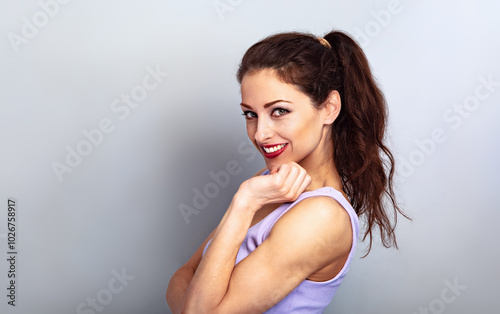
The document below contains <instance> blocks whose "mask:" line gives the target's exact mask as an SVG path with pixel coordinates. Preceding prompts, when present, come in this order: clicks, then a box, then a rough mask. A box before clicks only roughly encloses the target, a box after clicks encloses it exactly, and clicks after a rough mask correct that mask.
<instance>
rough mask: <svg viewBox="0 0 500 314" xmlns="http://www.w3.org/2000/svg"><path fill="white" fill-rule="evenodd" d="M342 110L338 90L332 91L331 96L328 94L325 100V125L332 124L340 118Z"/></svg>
mask: <svg viewBox="0 0 500 314" xmlns="http://www.w3.org/2000/svg"><path fill="white" fill-rule="evenodd" d="M340 108H341V103H340V94H339V92H338V91H336V90H332V91H331V92H330V94H328V97H327V99H326V100H325V106H324V108H323V110H324V114H325V115H324V119H325V120H324V123H325V124H332V123H333V121H335V119H337V117H338V116H339V113H340Z"/></svg>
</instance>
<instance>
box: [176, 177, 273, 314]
mask: <svg viewBox="0 0 500 314" xmlns="http://www.w3.org/2000/svg"><path fill="white" fill-rule="evenodd" d="M266 169H267V168H263V169H261V170H260V171H258V172H257V173H256V174H255V175H254V176H259V175H261V174H262V172H264V171H265V170H266ZM214 233H215V230H213V231H212V233H210V235H209V236H208V237H207V238H206V239H205V241H204V242H203V243H202V244H201V245H200V247H199V248H198V249H197V250H196V252H195V253H194V254H193V256H192V257H191V258H190V259H189V260H188V262H187V263H186V264H184V265H183V266H182V267H181V268H179V269H178V270H177V271H176V272H175V273H174V274H173V275H172V277H171V278H170V282H169V284H168V287H167V293H166V299H167V304H168V306H169V308H170V310H171V311H172V313H174V314H178V313H181V309H182V305H183V302H184V297H185V295H186V291H187V288H188V286H189V284H190V283H191V280H192V279H193V276H194V273H195V271H196V269H197V268H198V265H199V263H200V261H201V259H202V255H203V250H204V249H205V246H206V244H207V243H208V241H209V240H210V239H211V238H212V237H213V236H214Z"/></svg>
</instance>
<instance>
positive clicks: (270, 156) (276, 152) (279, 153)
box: [261, 143, 288, 158]
mask: <svg viewBox="0 0 500 314" xmlns="http://www.w3.org/2000/svg"><path fill="white" fill-rule="evenodd" d="M282 144H283V143H282ZM277 145H281V144H274V145H263V146H261V149H262V153H264V157H266V158H276V157H278V156H279V155H281V153H283V152H284V151H285V149H286V148H287V147H288V143H285V146H283V147H282V148H281V149H279V150H277V151H275V152H272V153H266V151H265V150H264V148H263V147H265V148H269V147H274V146H277Z"/></svg>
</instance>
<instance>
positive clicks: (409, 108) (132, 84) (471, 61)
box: [0, 0, 500, 314]
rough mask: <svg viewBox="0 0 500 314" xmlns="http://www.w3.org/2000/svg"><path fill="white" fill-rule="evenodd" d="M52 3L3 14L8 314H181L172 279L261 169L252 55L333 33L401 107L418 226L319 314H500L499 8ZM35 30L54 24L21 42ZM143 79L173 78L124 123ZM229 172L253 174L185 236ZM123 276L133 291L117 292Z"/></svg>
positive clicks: (409, 206)
mask: <svg viewBox="0 0 500 314" xmlns="http://www.w3.org/2000/svg"><path fill="white" fill-rule="evenodd" d="M41 3H52V4H54V3H56V4H57V7H56V6H54V5H53V6H52V9H51V10H52V11H51V12H52V15H53V16H48V14H47V13H44V11H43V8H42V7H41V5H40V4H39V2H38V1H1V6H2V9H1V10H0V34H1V35H2V38H3V39H2V40H0V54H1V57H0V86H1V93H0V104H1V105H0V158H1V159H0V204H1V207H0V222H1V223H0V241H1V242H0V248H1V253H0V256H1V257H2V258H1V259H0V287H1V288H2V291H4V292H3V293H1V295H2V296H1V297H0V312H2V313H78V312H79V311H78V310H77V309H78V307H79V306H80V305H81V304H83V305H81V307H80V312H81V313H92V312H93V311H91V310H90V309H91V307H89V306H88V305H86V303H87V302H88V301H87V300H88V298H96V297H98V296H100V298H101V300H103V301H105V303H107V304H105V305H104V306H103V308H102V313H127V314H128V313H168V312H169V310H168V307H167V304H166V301H165V290H166V287H167V284H168V282H169V279H170V277H171V276H172V274H173V273H174V272H175V271H176V270H177V269H178V268H179V267H180V266H181V265H183V264H184V263H185V262H186V261H187V259H188V258H189V257H190V256H191V255H192V254H193V252H194V251H195V249H196V248H197V247H198V246H199V245H200V244H201V242H202V241H203V240H204V239H205V237H206V236H207V235H208V234H209V233H210V232H211V231H212V230H213V229H214V228H215V227H216V226H217V224H218V222H219V220H220V218H221V217H222V215H223V213H224V211H225V209H227V206H228V205H229V202H230V200H231V198H232V195H233V193H234V192H235V191H236V189H237V188H238V186H239V184H240V183H241V182H243V181H244V180H246V179H247V178H248V177H250V176H251V175H252V174H254V173H255V172H256V171H257V170H258V169H260V168H262V167H263V166H264V162H263V160H262V157H261V156H260V155H257V154H256V151H253V150H252V149H251V144H250V143H249V141H248V139H247V137H246V131H245V122H244V119H243V117H242V116H241V115H240V109H239V105H238V104H239V102H240V100H241V99H240V93H239V86H238V84H237V82H236V80H235V72H236V69H237V66H238V62H239V60H240V58H241V57H242V55H243V53H244V52H245V50H246V49H247V48H248V47H250V45H252V44H253V43H255V42H257V41H258V40H260V39H262V38H263V37H265V36H267V35H269V34H272V33H275V32H279V31H291V30H299V31H309V32H312V33H314V34H316V35H323V34H325V33H327V32H328V31H330V30H331V29H333V28H336V29H341V30H345V31H347V32H350V33H351V34H353V35H354V36H356V37H357V38H358V40H359V41H360V43H361V45H362V47H363V48H364V50H365V52H366V54H367V57H368V59H369V61H370V63H371V66H372V69H373V72H374V75H375V76H376V78H377V80H378V82H379V84H380V86H381V87H382V89H383V91H384V92H385V95H386V97H387V101H388V104H389V108H390V124H389V144H390V146H391V148H392V149H393V152H394V154H395V155H396V157H397V160H398V162H399V166H398V180H397V193H398V195H399V196H400V199H401V201H402V202H403V205H404V208H405V209H406V211H407V212H408V213H409V214H410V215H411V216H412V218H413V222H409V221H407V220H400V223H399V224H398V230H397V234H398V239H399V244H400V250H399V251H396V250H394V249H385V248H383V247H381V246H380V245H379V244H378V243H377V244H376V245H375V247H374V248H373V251H372V253H371V254H370V255H369V256H368V257H367V258H365V259H360V257H361V255H362V253H363V249H364V248H365V245H361V246H360V247H359V250H358V254H357V258H356V259H355V260H354V262H353V264H352V267H351V271H350V273H349V275H348V276H347V277H346V279H345V281H344V283H343V285H342V287H341V288H340V289H339V291H338V293H337V295H336V296H335V298H334V301H333V302H332V303H331V304H330V306H329V307H328V310H327V311H326V312H325V313H346V314H349V313H352V314H354V313H356V314H359V313H384V314H386V313H419V311H420V312H421V311H424V310H425V309H427V310H428V311H429V313H498V310H499V308H500V307H499V306H498V301H497V299H496V294H497V293H496V292H498V282H499V280H500V271H499V268H498V265H499V262H500V261H499V259H500V258H499V253H498V244H497V239H496V236H495V235H496V234H497V233H496V232H495V231H494V228H495V227H496V225H497V224H498V221H499V218H500V214H499V212H498V209H499V208H498V207H499V206H498V201H497V200H496V198H495V192H494V191H495V190H497V189H498V186H499V179H498V174H499V173H500V172H499V170H500V167H499V164H498V160H499V155H500V145H499V144H500V140H499V137H498V134H499V130H500V127H499V126H498V123H494V121H495V120H498V117H499V116H500V108H499V106H498V103H499V101H500V84H499V83H498V82H500V62H499V58H498V56H499V53H500V42H499V38H498V30H499V27H500V20H499V19H498V16H497V15H498V12H499V10H500V3H499V2H495V1H451V0H448V1H430V0H427V1H385V0H384V1H345V0H336V1H312V0H308V1H299V0H295V1H277V0H275V1H264V0H254V1H245V0H232V1H230V0H221V1H215V2H214V1H212V0H206V1H201V0H196V1H159V0H143V1H128V0H127V1H125V0H122V1H118V0H114V1H97V0H91V1H78V0H73V1H68V3H66V4H59V3H58V2H53V1H52V2H51V1H48V0H42V1H41ZM217 3H219V4H220V3H222V4H225V5H226V11H223V12H221V11H219V12H218V11H217V10H216V8H215V6H214V4H217ZM56 9H57V10H56ZM54 12H55V13H54ZM44 14H45V16H46V17H48V18H47V19H46V20H44ZM24 18H26V20H27V21H31V22H30V23H33V18H35V19H38V20H37V23H38V25H40V27H36V34H33V33H34V32H35V31H34V30H33V29H31V35H30V34H29V33H28V35H29V37H30V38H27V37H23V38H24V40H23V41H22V42H21V43H20V42H19V41H13V40H12V38H17V40H19V37H21V36H23V35H22V31H23V27H24V28H26V27H27V26H25V25H26V23H27V22H26V20H24ZM25 31H26V30H25ZM13 34H14V35H13ZM13 36H14V37H13ZM15 36H18V37H15ZM364 36H365V37H364ZM16 43H17V44H16ZM147 67H151V68H153V69H155V68H159V69H160V71H161V72H165V73H168V76H167V77H165V78H162V80H161V82H159V83H158V84H157V86H156V87H155V88H153V89H152V90H150V91H147V95H146V96H147V97H145V99H144V100H142V101H140V102H139V103H138V105H137V106H136V108H129V110H130V112H129V115H128V116H127V117H126V118H124V116H123V114H124V112H123V111H121V112H114V111H113V110H112V108H113V105H112V104H113V103H115V106H118V107H116V108H117V109H120V110H125V109H124V108H126V107H125V104H124V103H118V104H117V103H116V101H115V100H117V99H120V97H121V95H122V94H130V93H132V92H137V93H139V92H140V91H141V85H142V81H143V78H144V77H145V76H146V75H147V74H148V72H147V70H146V69H147ZM484 80H486V81H488V80H490V81H492V82H493V83H492V84H490V85H488V86H486V85H485V83H484ZM152 82H153V81H150V83H151V84H152ZM142 91H144V89H143V90H142ZM138 95H139V94H138ZM127 108H128V107H127ZM122 118H123V119H122ZM102 119H108V121H110V123H111V124H112V127H113V131H112V132H110V133H107V134H103V137H102V140H101V142H100V143H98V144H96V145H93V146H92V147H91V148H90V149H91V151H89V148H88V147H87V152H89V154H88V155H87V156H83V157H82V160H81V163H80V164H79V165H77V166H75V167H72V168H71V169H72V172H65V173H63V174H62V175H61V178H58V176H57V175H56V172H55V171H54V168H53V164H54V163H60V164H65V163H66V161H65V159H66V157H67V154H68V151H67V147H68V146H69V147H70V148H71V149H76V148H77V146H78V145H79V144H80V145H85V140H86V137H85V135H84V133H83V132H84V130H87V131H90V130H92V129H96V128H98V127H99V123H100V121H101V120H102ZM436 132H437V133H436ZM439 132H440V135H439V136H435V138H434V139H432V136H433V133H434V134H439ZM82 147H83V146H82ZM83 149H85V148H83ZM234 163H237V165H238V167H239V168H238V169H241V170H240V172H239V173H238V174H235V175H231V177H230V184H229V185H228V186H227V187H220V188H219V189H218V190H215V189H214V190H211V191H212V193H213V195H212V198H210V199H208V202H207V204H202V205H205V206H200V210H199V213H198V214H195V215H192V216H190V217H189V220H187V222H188V223H187V222H186V220H185V219H184V218H183V216H182V215H181V213H180V210H179V207H182V206H190V207H193V208H194V204H193V196H194V193H195V191H196V190H199V191H203V189H204V188H205V187H206V186H207V185H208V186H211V187H212V188H213V187H214V185H213V184H214V182H215V181H214V179H213V178H212V177H211V176H210V175H209V173H210V172H214V173H217V172H219V171H222V170H225V169H226V167H227V165H228V164H234ZM59 179H61V180H59ZM9 197H13V198H15V199H16V200H17V215H18V217H17V218H18V225H17V230H18V233H17V235H18V239H17V248H18V251H19V253H18V257H17V258H18V260H17V265H16V266H17V274H18V278H17V279H18V280H17V306H16V307H15V308H13V307H11V306H8V305H7V301H8V299H7V298H6V296H5V295H6V294H5V292H6V291H7V290H5V289H6V288H7V287H8V284H7V271H8V264H7V261H6V256H7V255H6V252H7V239H6V233H7V229H6V227H7V225H6V222H5V219H6V217H7V205H6V204H7V199H8V198H9ZM201 207H203V208H201ZM114 271H116V272H122V271H125V273H126V274H127V276H131V277H129V279H128V281H125V283H126V285H125V284H123V286H122V289H119V290H120V291H119V292H116V293H110V292H109V287H108V284H109V283H110V282H113V284H114V287H115V291H116V289H117V288H118V287H119V286H120V285H119V284H118V281H114V280H115V279H114V278H115V275H114V274H113V272H114ZM132 277H133V279H130V278H132ZM453 282H456V283H458V285H459V286H460V287H461V288H460V289H458V290H456V291H455V292H452V290H450V288H449V285H450V283H453ZM109 296H111V297H112V299H109ZM106 297H108V299H106Z"/></svg>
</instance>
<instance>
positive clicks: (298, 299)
mask: <svg viewBox="0 0 500 314" xmlns="http://www.w3.org/2000/svg"><path fill="white" fill-rule="evenodd" d="M267 174H269V170H268V169H267V170H265V171H264V172H263V173H262V174H261V175H267ZM313 196H329V197H331V198H333V199H334V200H336V201H337V202H338V203H339V204H340V205H342V207H343V208H344V209H345V211H346V212H347V213H348V214H349V218H350V220H351V227H352V246H351V250H350V252H349V256H348V258H347V261H346V262H345V264H344V267H343V268H342V269H341V271H340V272H339V273H338V274H337V275H336V276H335V277H334V278H332V279H330V280H327V281H311V280H307V279H304V281H302V282H301V283H300V284H299V285H298V286H297V287H296V288H295V289H294V290H292V291H291V292H290V293H289V294H288V295H287V296H286V297H285V298H284V299H282V300H281V301H280V302H278V303H277V304H275V305H274V306H273V307H272V308H270V309H269V310H267V311H266V312H264V313H269V314H271V313H280V314H281V313H323V311H324V310H325V308H326V307H327V306H328V304H329V303H330V302H331V300H332V298H333V296H334V295H335V292H336V291H337V289H338V287H339V286H340V284H341V283H342V280H343V279H344V277H345V275H346V274H347V272H348V271H349V265H350V263H351V260H352V258H353V255H354V253H355V250H356V245H357V243H358V235H359V220H358V215H357V214H356V212H355V211H354V209H353V208H352V206H351V204H349V202H348V201H347V200H346V199H345V198H344V196H343V195H342V193H340V192H339V191H337V190H335V189H334V188H332V187H329V186H325V187H322V188H319V189H317V190H314V191H306V192H303V193H302V194H301V195H300V196H299V197H298V198H297V199H296V200H295V201H294V202H290V203H284V204H283V205H281V206H280V207H278V208H276V209H275V210H274V211H272V212H271V213H270V214H268V215H267V216H266V217H264V219H262V220H261V221H259V222H258V223H256V224H255V225H253V226H251V227H250V228H249V229H248V231H247V234H246V237H245V239H244V240H243V243H242V244H241V247H240V249H239V251H238V255H237V256H236V263H235V265H236V264H238V263H239V262H240V261H241V260H242V259H244V258H245V257H247V256H248V255H249V254H250V253H252V252H253V250H255V249H256V248H257V246H259V245H260V244H261V243H262V242H264V240H266V239H267V237H268V236H269V233H270V232H271V229H272V227H273V226H274V224H275V223H276V221H277V220H278V219H279V218H280V217H281V216H283V215H284V214H285V213H286V212H287V211H288V210H289V209H290V208H292V207H293V206H294V205H295V204H297V203H298V202H300V201H301V200H303V199H305V198H308V197H313ZM211 241H212V239H210V241H208V243H207V245H206V246H205V249H204V250H203V255H205V252H206V250H207V248H208V246H209V244H210V242H211Z"/></svg>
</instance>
